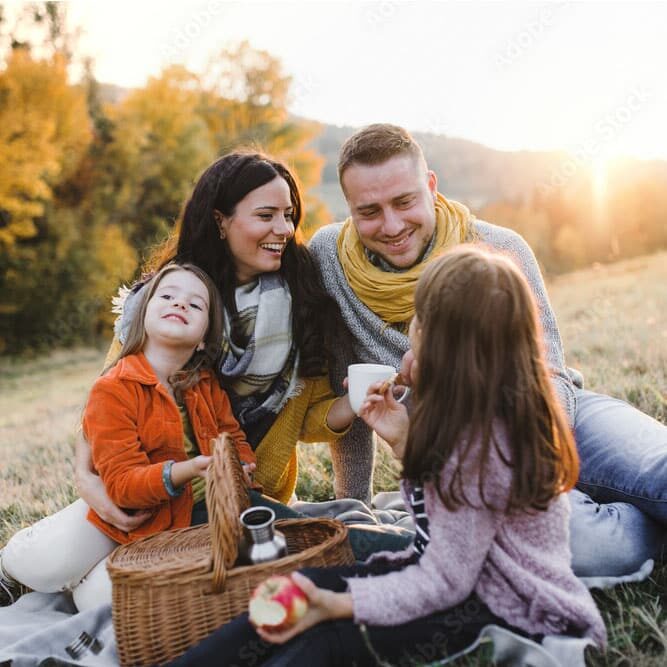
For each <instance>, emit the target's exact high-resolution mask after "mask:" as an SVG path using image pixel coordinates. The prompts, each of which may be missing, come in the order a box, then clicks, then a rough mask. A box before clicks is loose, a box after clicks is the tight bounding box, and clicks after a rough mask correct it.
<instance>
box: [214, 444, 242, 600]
mask: <svg viewBox="0 0 667 667" xmlns="http://www.w3.org/2000/svg"><path fill="white" fill-rule="evenodd" d="M211 451H212V452H213V462H212V464H211V465H210V466H209V469H208V476H207V481H206V504H207V506H208V520H209V529H210V531H211V551H212V570H213V592H214V593H220V592H221V591H222V589H223V587H224V585H225V579H226V577H227V570H228V569H229V568H231V567H233V565H234V563H235V562H236V558H237V556H238V545H239V540H240V538H241V524H240V521H239V515H240V514H241V512H242V511H243V510H244V509H246V508H247V507H248V506H249V505H250V501H249V499H248V489H247V486H246V481H245V476H244V475H243V468H242V467H241V461H240V459H239V455H238V452H237V450H236V447H235V445H234V441H233V440H232V438H231V436H230V435H229V433H221V434H220V435H219V436H218V437H217V438H215V439H213V440H212V441H211Z"/></svg>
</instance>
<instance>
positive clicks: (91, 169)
mask: <svg viewBox="0 0 667 667" xmlns="http://www.w3.org/2000/svg"><path fill="white" fill-rule="evenodd" d="M64 11H65V4H64V3H63V4H61V3H39V4H34V5H31V6H30V7H29V8H28V9H27V10H26V12H25V16H24V17H23V21H24V23H25V22H31V23H32V24H33V26H32V27H33V28H43V30H42V34H43V35H44V37H43V39H42V40H41V41H39V42H37V41H35V39H34V38H32V39H31V41H30V42H28V41H22V40H20V39H18V38H17V37H16V36H15V35H10V36H9V37H10V39H7V38H6V39H5V43H3V50H2V52H0V353H5V354H7V353H14V352H20V351H25V350H36V351H40V350H46V349H50V348H52V347H54V346H57V345H70V344H74V343H77V342H83V341H90V340H91V339H93V338H94V337H95V336H97V335H99V334H101V333H102V332H104V331H105V329H107V328H108V326H109V324H110V323H111V321H112V316H111V314H110V312H109V308H110V297H111V296H112V294H113V293H114V292H115V290H116V289H117V288H118V286H119V284H121V283H123V282H128V281H130V280H132V279H133V277H134V276H135V275H136V274H137V272H138V270H139V267H140V264H141V262H142V261H143V259H144V257H142V253H146V252H148V251H149V249H150V248H151V247H152V246H154V245H155V244H157V243H159V242H160V241H162V240H163V239H164V238H165V237H166V236H167V235H168V234H169V232H170V231H171V230H172V229H173V226H174V222H175V220H176V218H177V217H178V215H179V212H180V208H181V205H182V203H183V202H184V200H185V198H186V197H187V195H188V193H189V191H190V190H191V188H192V185H193V183H194V181H195V180H196V178H197V177H198V175H199V174H200V173H201V171H202V170H203V168H204V167H205V166H206V165H207V164H209V163H210V162H211V161H212V160H214V159H215V158H216V157H217V156H219V155H221V154H223V153H224V152H226V151H228V150H230V149H232V148H235V147H238V146H248V147H255V148H259V149H262V150H266V151H268V152H270V153H272V154H274V155H276V156H278V157H280V158H282V159H283V160H285V161H287V162H288V163H289V164H290V165H291V166H292V167H293V168H294V170H295V171H296V173H297V174H298V176H299V178H300V181H301V184H302V186H303V188H304V191H305V192H306V199H307V202H306V203H307V206H306V211H307V217H306V221H305V225H304V228H305V231H306V232H307V231H308V228H313V227H315V226H317V225H318V224H321V223H323V222H327V221H328V220H329V217H328V212H327V210H326V207H325V206H324V204H323V203H322V202H321V201H319V200H317V199H316V198H315V197H313V196H309V195H308V191H309V190H310V189H311V188H312V187H313V186H314V185H315V184H317V183H318V182H319V179H320V172H321V168H322V159H321V158H320V157H319V156H318V155H317V154H316V153H315V152H314V151H313V150H312V149H310V148H308V145H309V143H310V142H311V140H312V138H313V136H314V135H315V134H316V133H317V132H318V131H319V126H318V125H317V124H315V123H307V122H301V121H294V120H293V119H291V118H290V117H289V116H288V113H287V102H288V95H289V87H290V78H289V77H288V76H286V75H285V74H284V73H283V72H282V69H281V66H280V63H279V62H278V61H277V60H276V59H275V58H273V57H272V56H271V55H269V54H268V53H266V52H262V51H257V50H254V49H252V48H251V47H250V46H249V45H248V44H245V43H244V44H241V45H240V46H238V47H236V48H233V49H229V50H225V51H222V52H221V53H220V54H219V55H218V56H217V57H216V58H215V59H213V60H212V61H211V63H210V66H209V67H208V68H207V70H206V71H205V72H204V74H201V75H195V74H193V73H192V72H189V71H187V70H185V69H184V68H182V67H171V68H168V69H166V70H164V71H163V72H162V73H161V74H160V75H159V76H158V77H156V78H153V79H151V80H150V81H149V82H148V83H147V85H146V86H145V87H144V88H141V89H135V90H133V91H131V92H130V93H129V94H126V95H125V96H124V97H123V98H122V99H120V100H117V101H115V103H114V102H112V101H109V100H107V99H105V91H104V90H103V89H101V87H100V86H99V85H98V83H97V82H96V80H95V78H94V76H93V72H92V65H91V64H90V63H84V69H85V75H84V76H83V77H82V79H81V80H80V81H79V82H77V83H71V82H70V81H69V78H68V73H69V71H70V70H71V68H72V63H73V62H74V60H75V58H76V51H75V48H73V46H72V45H73V43H74V42H75V40H74V39H72V36H71V35H67V34H66V33H65V30H66V29H65V21H64V15H63V12H64ZM0 16H1V14H0ZM0 25H2V24H1V23H0ZM36 32H37V33H38V32H39V31H36V30H33V31H30V34H31V35H34V34H35V33H36ZM5 37H7V36H5Z"/></svg>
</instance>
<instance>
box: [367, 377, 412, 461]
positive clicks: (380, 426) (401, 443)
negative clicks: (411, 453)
mask: <svg viewBox="0 0 667 667" xmlns="http://www.w3.org/2000/svg"><path fill="white" fill-rule="evenodd" d="M383 384H384V383H383V382H376V383H374V384H372V385H371V386H370V387H369V388H368V394H367V395H366V399H365V400H364V402H363V403H362V405H361V410H360V411H359V416H360V417H361V418H362V419H363V420H364V421H365V422H366V423H367V424H368V425H369V426H370V427H371V428H372V429H373V430H374V431H375V432H376V433H377V434H378V435H379V436H380V437H381V438H382V439H383V440H385V441H386V442H387V444H388V445H389V446H390V447H391V449H392V451H393V452H394V455H395V456H396V457H397V458H401V457H402V456H403V451H404V450H405V444H406V442H407V439H408V428H409V425H410V420H409V418H408V411H407V410H406V408H405V406H404V405H401V403H399V402H398V401H397V400H396V399H395V398H394V393H393V391H392V389H391V387H389V388H388V389H386V390H385V391H384V393H383V394H381V393H380V391H381V389H382V386H383Z"/></svg>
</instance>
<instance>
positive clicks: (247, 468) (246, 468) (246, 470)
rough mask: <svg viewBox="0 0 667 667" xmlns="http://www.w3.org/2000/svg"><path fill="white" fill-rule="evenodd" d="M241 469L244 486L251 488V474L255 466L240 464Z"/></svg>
mask: <svg viewBox="0 0 667 667" xmlns="http://www.w3.org/2000/svg"><path fill="white" fill-rule="evenodd" d="M241 467H242V468H243V477H244V478H245V481H246V484H247V485H248V486H250V487H251V486H252V485H253V481H254V480H253V474H254V472H255V470H256V469H257V464H256V463H242V464H241Z"/></svg>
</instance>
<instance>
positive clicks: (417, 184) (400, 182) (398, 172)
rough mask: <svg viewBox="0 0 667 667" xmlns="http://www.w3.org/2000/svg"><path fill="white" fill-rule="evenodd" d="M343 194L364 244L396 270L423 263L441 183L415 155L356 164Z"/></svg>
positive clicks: (345, 175)
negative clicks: (438, 184)
mask: <svg viewBox="0 0 667 667" xmlns="http://www.w3.org/2000/svg"><path fill="white" fill-rule="evenodd" d="M342 186H343V191H344V193H345V198H346V199H347V203H348V205H349V207H350V213H351V215H352V220H353V222H354V225H355V227H356V228H357V232H358V233H359V238H360V239H361V242H362V243H363V244H364V245H365V246H366V248H368V250H370V251H371V252H373V253H375V254H377V255H380V257H382V258H383V259H384V260H385V261H386V262H388V263H389V264H391V265H392V266H394V267H396V268H397V269H407V268H409V267H411V266H412V265H413V264H415V263H416V262H417V260H419V258H420V257H421V256H422V253H423V252H424V250H425V248H426V246H427V245H428V244H429V241H430V240H431V237H432V236H433V232H434V230H435V206H434V202H435V195H436V191H437V179H436V176H435V174H434V173H433V172H432V171H428V170H427V169H426V167H425V165H424V164H423V163H422V162H421V161H420V160H417V159H415V158H413V157H412V156H410V155H397V156H396V157H392V158H389V160H387V161H386V162H383V163H382V164H376V165H363V164H353V165H351V166H350V167H348V168H347V169H346V170H345V171H344V172H343V178H342Z"/></svg>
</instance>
